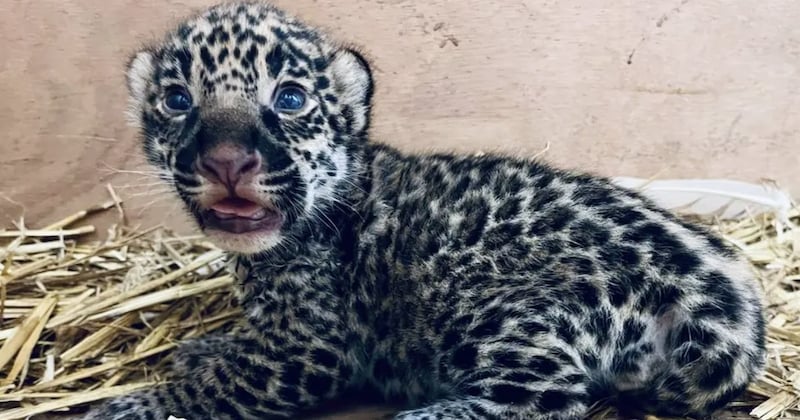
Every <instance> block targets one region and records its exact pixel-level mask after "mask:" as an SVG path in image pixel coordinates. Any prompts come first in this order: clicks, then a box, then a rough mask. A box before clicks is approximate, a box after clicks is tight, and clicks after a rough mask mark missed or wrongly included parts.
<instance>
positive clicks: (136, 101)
mask: <svg viewBox="0 0 800 420" xmlns="http://www.w3.org/2000/svg"><path fill="white" fill-rule="evenodd" d="M154 70H155V68H154V66H153V54H151V53H150V52H149V51H139V52H137V53H136V54H135V55H134V56H133V57H131V58H130V60H128V65H127V67H126V78H127V81H128V103H129V105H130V109H129V110H128V117H129V119H130V120H131V122H132V123H134V124H138V123H139V119H140V118H141V115H142V109H143V107H144V103H145V101H146V100H147V87H148V85H149V84H150V81H151V80H152V78H153V72H154Z"/></svg>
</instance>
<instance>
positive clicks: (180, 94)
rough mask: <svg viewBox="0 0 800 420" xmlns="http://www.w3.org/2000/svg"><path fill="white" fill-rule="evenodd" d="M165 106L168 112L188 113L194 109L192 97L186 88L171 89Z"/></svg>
mask: <svg viewBox="0 0 800 420" xmlns="http://www.w3.org/2000/svg"><path fill="white" fill-rule="evenodd" d="M164 106H166V107H167V111H171V112H186V111H188V110H190V109H192V97H191V96H189V92H187V91H186V89H184V88H179V87H176V88H171V89H169V90H167V95H166V96H165V97H164Z"/></svg>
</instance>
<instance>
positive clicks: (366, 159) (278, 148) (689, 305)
mask: <svg viewBox="0 0 800 420" xmlns="http://www.w3.org/2000/svg"><path fill="white" fill-rule="evenodd" d="M128 78H129V88H130V92H131V116H132V119H133V120H134V121H135V122H136V123H137V124H139V125H140V126H141V128H142V133H143V138H144V149H145V151H146V154H147V156H148V158H149V160H150V162H151V163H152V164H153V165H155V167H157V168H159V169H160V170H161V171H162V172H163V174H164V178H165V179H166V180H167V181H168V182H170V183H171V184H172V185H173V186H174V188H175V190H176V192H177V194H178V196H180V198H181V199H182V200H183V201H184V203H185V204H186V208H187V210H188V211H189V212H190V213H192V214H193V215H195V216H197V217H196V218H197V220H198V223H199V228H200V229H202V230H205V231H206V232H207V233H208V234H209V236H210V237H211V238H212V239H213V240H215V241H216V242H217V243H218V244H219V245H220V246H221V247H223V248H226V249H229V250H230V251H231V253H230V257H231V266H232V269H233V271H234V273H235V274H236V277H237V279H238V287H237V290H238V293H239V298H240V302H241V305H242V307H243V309H244V313H245V317H244V319H243V329H242V331H239V332H238V333H236V334H235V335H228V336H217V337H210V338H203V339H200V340H197V341H195V342H191V343H187V344H185V345H184V346H183V347H182V348H181V349H180V350H179V351H178V353H177V355H176V357H175V366H174V375H173V378H172V381H171V382H169V383H166V384H164V385H161V386H159V387H156V388H154V389H151V390H147V391H144V392H139V393H136V394H132V395H129V396H125V397H122V398H118V399H114V400H111V401H109V402H107V403H106V404H105V405H103V406H101V407H99V408H97V409H95V411H93V412H92V413H90V414H89V415H88V417H89V418H102V419H138V418H142V419H165V418H166V417H167V415H168V414H176V415H179V416H184V417H187V418H190V419H207V418H214V419H264V418H284V417H293V416H296V415H298V414H299V413H302V412H304V411H305V410H308V409H312V408H314V407H318V406H319V405H320V404H322V403H324V402H326V401H329V400H334V399H336V398H338V397H341V396H342V395H343V394H345V393H346V392H348V391H351V390H358V389H372V390H377V391H378V392H379V393H380V394H381V395H382V396H383V397H385V398H387V399H393V400H399V401H405V402H406V403H407V404H408V409H407V410H406V411H402V412H400V413H398V414H397V415H396V418H398V419H490V418H497V419H501V418H502V419H514V418H517V419H551V420H556V419H580V418H583V417H584V416H585V415H586V414H587V412H588V410H589V408H590V406H591V405H592V404H593V403H595V402H596V401H599V400H601V399H612V400H616V401H617V403H618V404H619V405H620V406H621V407H622V408H623V409H626V410H629V411H634V412H648V413H656V414H667V415H681V416H682V415H689V416H696V417H703V416H708V415H711V414H712V413H713V412H714V411H715V410H717V409H719V408H721V407H723V406H724V405H725V404H726V403H727V402H729V401H730V400H731V399H732V398H734V397H735V396H737V395H738V394H740V393H741V392H742V391H743V390H744V389H745V387H746V386H747V385H748V383H749V382H750V381H752V380H753V379H754V378H755V377H757V375H759V374H760V372H761V371H762V368H763V364H764V320H763V317H762V312H761V309H762V307H761V303H760V299H761V298H760V291H759V287H758V286H757V284H756V282H755V281H754V278H753V275H752V273H751V272H750V270H749V267H748V265H747V264H746V263H745V262H743V260H742V259H741V258H740V257H739V256H738V255H737V254H736V252H735V251H734V250H733V249H731V248H730V247H728V246H727V245H726V244H725V243H723V242H722V241H721V240H720V239H719V238H718V237H716V236H714V235H712V234H710V233H709V232H707V231H705V230H704V229H702V228H700V227H697V226H694V225H691V224H688V223H686V222H684V221H682V220H680V219H678V218H676V217H674V216H673V215H671V214H670V213H668V212H666V211H664V210H662V209H661V208H658V207H656V206H655V205H654V204H653V203H651V202H650V201H648V200H647V199H645V198H643V197H641V196H640V195H639V194H637V193H636V192H633V191H629V190H626V189H623V188H620V187H617V186H614V185H613V184H611V183H610V182H609V181H608V180H606V179H603V178H600V177H596V176H591V175H586V174H581V173H575V172H568V171H563V170H558V169H554V168H552V167H550V166H548V165H546V164H544V163H541V162H537V161H531V160H526V159H516V158H510V157H503V156H483V157H466V156H457V155H452V154H438V155H410V154H404V153H401V152H399V151H397V150H395V149H393V148H391V147H388V146H385V145H380V144H376V143H372V142H369V141H367V137H368V136H367V133H368V126H369V117H370V115H369V114H370V112H369V109H370V101H371V97H372V89H373V87H372V86H373V85H372V76H371V74H370V70H369V65H368V63H367V61H366V60H365V59H364V58H363V57H362V56H361V55H360V54H358V53H357V52H356V51H354V50H353V49H350V48H347V47H344V46H342V45H341V44H339V43H336V42H334V41H332V40H330V39H329V38H327V37H326V35H324V34H322V33H320V32H319V31H317V30H315V29H313V28H311V27H309V26H307V25H305V24H303V23H301V22H300V21H298V20H296V19H295V18H293V17H291V16H289V15H287V14H285V13H283V12H281V11H279V10H277V9H275V8H273V7H271V6H269V5H265V4H262V3H246V4H226V5H221V6H216V7H213V8H211V9H208V10H206V11H204V12H203V13H202V14H200V15H198V16H196V17H193V18H190V19H188V20H187V21H186V22H185V23H183V24H181V25H180V26H178V27H177V28H176V29H175V30H174V31H172V32H171V33H169V34H168V35H167V36H166V38H165V39H164V40H163V41H162V42H160V43H157V44H154V45H153V46H151V47H148V48H145V49H144V50H142V51H141V52H139V53H138V54H137V55H136V56H135V57H134V58H133V60H132V61H131V63H130V65H129V71H128ZM286 81H291V82H292V83H296V84H299V85H301V86H302V87H303V88H304V89H305V90H306V91H307V92H309V99H310V100H311V101H312V103H311V105H309V106H307V107H306V108H305V109H304V110H303V111H302V112H300V113H297V114H293V115H281V114H280V113H278V112H276V111H275V110H274V109H272V108H271V107H270V105H269V104H270V100H271V99H270V98H271V97H272V96H273V95H274V92H275V90H276V88H277V87H278V86H279V85H281V84H282V83H285V82H286ZM175 85H178V86H182V87H184V88H186V89H187V90H188V91H189V92H190V93H191V95H192V97H193V99H194V104H193V107H192V109H191V111H190V112H188V113H185V114H182V115H180V116H175V115H170V114H169V113H167V112H165V110H164V105H163V96H164V92H166V91H167V90H168V89H169V88H170V87H171V86H175ZM224 142H232V143H235V144H238V145H240V146H241V145H243V147H248V148H251V149H255V150H257V151H259V152H260V154H261V155H262V156H264V163H263V166H262V167H261V168H260V171H259V174H258V176H257V177H255V178H254V179H253V180H252V185H251V186H252V188H253V190H254V191H255V193H254V194H258V195H259V197H262V198H264V199H265V200H268V201H269V202H271V203H273V205H274V206H275V208H276V209H277V211H279V212H280V213H281V214H282V215H283V217H284V223H283V225H282V227H281V228H280V229H279V230H277V231H276V232H272V233H269V234H264V235H222V234H218V233H214V232H210V231H209V229H207V226H204V225H203V222H202V218H201V217H200V213H201V212H202V211H203V209H204V206H206V205H207V203H208V202H209V200H211V199H210V198H209V194H212V193H210V192H209V191H210V188H211V187H210V186H209V182H208V180H206V179H204V178H203V177H202V176H200V175H198V171H197V168H196V164H195V162H196V159H197V156H198V155H200V154H202V153H204V151H205V150H207V149H208V148H211V147H215V146H217V145H219V144H220V143H224ZM212 195H213V194H212Z"/></svg>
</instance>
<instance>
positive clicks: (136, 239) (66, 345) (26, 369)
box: [0, 194, 800, 420]
mask: <svg viewBox="0 0 800 420" xmlns="http://www.w3.org/2000/svg"><path fill="white" fill-rule="evenodd" d="M112 196H113V198H114V199H113V200H111V201H109V202H107V203H103V204H101V205H98V206H96V207H93V208H90V209H87V210H86V211H83V212H80V213H78V214H75V215H72V216H69V217H67V218H65V219H63V220H61V221H59V222H56V223H54V224H52V225H50V226H45V227H42V228H28V227H26V226H24V224H23V223H22V222H20V223H17V226H15V227H13V228H9V229H7V230H0V420H7V419H23V418H27V417H29V416H32V415H36V414H42V413H51V412H55V411H59V410H63V409H65V408H68V407H75V406H79V405H82V404H86V403H89V402H91V401H94V400H98V399H100V398H104V397H109V396H114V395H119V394H124V393H128V392H131V391H133V390H135V389H139V388H143V387H148V386H151V385H152V384H153V383H156V382H158V381H162V380H164V379H165V377H164V376H163V375H164V373H165V372H166V371H167V363H168V361H169V355H170V352H171V351H172V350H173V349H174V348H175V346H176V345H177V343H178V342H180V341H181V340H183V339H186V338H191V337H196V336H200V335H203V334H207V333H210V332H212V331H229V330H230V329H232V328H234V324H235V322H234V321H235V319H236V317H237V315H238V314H239V310H238V308H237V307H236V304H235V302H234V300H233V297H232V294H231V291H230V286H231V284H232V282H233V280H232V278H231V277H230V276H229V275H227V274H226V272H225V270H224V261H223V254H222V252H221V251H219V250H218V249H216V248H215V247H214V246H213V245H212V244H210V243H209V242H207V241H206V240H205V239H203V237H201V236H179V235H176V234H174V233H173V232H171V231H170V230H169V229H167V228H164V227H155V228H150V229H145V230H141V229H134V228H129V227H127V226H126V225H125V224H124V223H122V220H124V217H121V218H120V223H119V224H117V225H115V226H113V227H112V228H111V229H109V231H108V233H107V234H99V235H96V236H99V237H105V239H104V240H102V241H88V240H82V239H81V238H82V237H83V236H85V235H87V234H91V233H95V227H94V226H92V225H90V224H88V223H87V222H86V217H87V216H88V215H90V214H92V213H96V212H103V211H115V210H114V209H116V211H118V212H119V213H120V216H124V213H123V212H122V206H121V205H120V201H119V199H118V198H117V197H116V195H114V194H112ZM789 216H790V217H789V220H788V223H786V222H787V221H786V220H785V219H784V220H783V222H779V221H778V220H777V219H776V218H774V217H772V216H770V215H760V216H755V217H751V218H748V219H745V220H740V221H735V222H730V221H729V222H718V221H711V220H706V221H705V222H706V223H709V224H711V225H712V227H713V228H714V229H715V230H717V231H719V232H720V233H722V234H723V236H724V237H725V238H726V239H727V240H728V241H730V242H731V243H733V244H735V245H736V246H738V247H740V248H741V249H742V250H743V251H744V252H745V254H746V255H747V256H748V257H749V259H750V260H751V261H752V263H753V266H754V269H755V270H756V271H757V273H758V274H759V276H760V278H761V281H762V285H763V287H764V290H765V292H766V296H767V300H768V303H769V305H768V308H767V312H768V314H767V316H768V325H769V327H768V328H769V340H768V349H769V368H768V372H767V374H766V375H765V376H764V377H763V378H762V379H761V380H759V381H758V382H757V383H755V384H753V385H752V386H751V388H750V392H749V393H748V394H747V395H745V396H743V397H742V398H740V399H739V400H738V401H737V402H736V403H735V404H733V407H734V408H735V409H737V410H740V411H741V410H744V412H745V413H748V412H749V414H750V415H751V416H753V417H755V418H760V419H780V418H800V406H799V404H800V211H798V210H797V209H795V210H793V211H792V212H791V213H790V215H789ZM176 414H178V415H179V413H176ZM610 415H611V413H610V411H609V410H605V409H603V408H598V410H597V414H596V415H595V418H604V417H607V416H610ZM745 417H746V416H745Z"/></svg>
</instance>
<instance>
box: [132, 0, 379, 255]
mask: <svg viewBox="0 0 800 420" xmlns="http://www.w3.org/2000/svg"><path fill="white" fill-rule="evenodd" d="M127 78H128V87H129V91H130V115H131V119H132V120H133V121H134V123H135V124H137V125H138V126H139V127H140V128H141V131H142V136H143V137H144V139H143V140H144V150H145V153H146V155H147V158H148V160H149V162H150V163H151V164H153V165H155V166H156V167H157V168H158V169H159V170H160V172H161V173H163V174H164V177H165V178H167V180H168V181H169V182H171V183H172V184H173V185H174V187H175V190H176V192H177V194H178V195H179V196H180V198H181V199H182V200H183V201H184V202H185V204H186V208H187V209H188V210H189V211H190V212H191V213H192V215H193V216H194V218H195V219H196V221H197V223H198V225H199V226H200V228H201V229H202V230H203V231H204V232H205V233H206V234H207V235H208V236H209V237H210V238H211V239H212V240H214V241H215V242H216V243H217V244H218V245H219V246H221V247H222V248H225V249H228V250H231V251H235V252H241V253H257V252H261V251H266V250H268V249H269V248H271V247H273V246H275V245H276V244H279V243H280V242H281V240H283V239H285V237H286V236H287V235H288V234H289V232H291V230H292V228H293V226H298V225H299V224H300V223H307V222H309V221H312V220H320V219H321V218H325V217H326V216H325V215H324V214H320V213H321V212H325V211H326V209H328V208H330V207H331V206H333V205H335V204H336V203H337V202H339V201H341V200H342V199H343V198H344V197H342V195H343V194H345V191H346V189H347V188H350V187H348V185H352V183H353V182H352V176H353V174H354V172H355V171H358V168H359V165H360V162H359V159H360V157H359V151H360V150H361V149H362V144H363V142H364V141H365V139H366V130H367V128H368V125H369V107H370V100H371V95H372V86H373V85H372V77H371V74H370V70H369V67H368V64H367V62H366V61H365V60H364V59H363V58H362V57H361V56H360V55H359V54H358V53H356V52H355V51H353V50H351V49H348V48H345V47H342V46H341V45H339V44H337V43H335V42H332V41H331V40H329V39H328V38H326V36H325V35H324V34H322V33H319V32H318V31H316V30H315V29H313V28H310V27H308V26H306V25H304V24H303V23H301V22H300V21H298V20H296V19H294V18H293V17H291V16H288V15H286V14H285V13H283V12H282V11H279V10H277V9H275V8H273V7H271V6H269V5H265V4H258V3H252V4H251V3H246V4H225V5H220V6H216V7H213V8H211V9H208V10H206V11H205V12H203V13H202V14H201V15H199V16H197V17H195V18H192V19H190V20H188V21H186V22H184V23H183V24H181V25H179V26H178V27H177V28H176V29H175V30H174V31H173V32H171V33H169V34H168V35H167V36H166V38H165V39H164V40H162V41H161V42H159V43H157V44H155V45H152V46H150V47H147V48H144V49H143V50H141V51H139V52H138V53H136V54H135V55H134V57H133V58H132V59H131V61H130V63H129V65H128V70H127Z"/></svg>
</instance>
